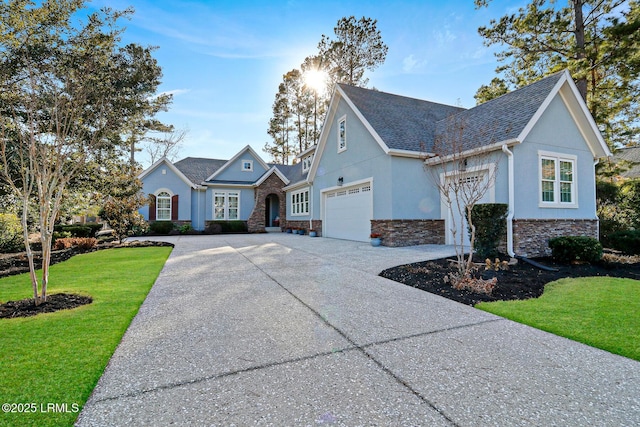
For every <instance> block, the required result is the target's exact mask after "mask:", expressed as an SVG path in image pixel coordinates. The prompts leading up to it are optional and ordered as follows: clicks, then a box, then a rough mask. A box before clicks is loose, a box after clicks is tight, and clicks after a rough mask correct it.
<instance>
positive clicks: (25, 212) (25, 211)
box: [20, 196, 40, 305]
mask: <svg viewBox="0 0 640 427" xmlns="http://www.w3.org/2000/svg"><path fill="white" fill-rule="evenodd" d="M28 218H29V197H28V196H23V197H22V218H21V221H20V222H21V224H22V236H23V238H24V249H25V251H26V253H27V260H28V261H29V278H30V279H31V287H32V288H33V300H34V301H35V304H36V305H40V298H39V296H38V276H36V268H35V265H34V263H33V251H32V250H31V245H30V244H29V224H28Z"/></svg>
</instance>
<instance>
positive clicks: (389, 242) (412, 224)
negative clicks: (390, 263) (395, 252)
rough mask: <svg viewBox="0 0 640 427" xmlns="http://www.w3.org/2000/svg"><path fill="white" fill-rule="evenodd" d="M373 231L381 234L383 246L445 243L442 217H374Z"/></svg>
mask: <svg viewBox="0 0 640 427" xmlns="http://www.w3.org/2000/svg"><path fill="white" fill-rule="evenodd" d="M371 233H377V234H380V235H381V237H382V245H383V246H393V247H398V246H413V245H426V244H436V245H444V242H445V237H444V220H442V219H372V220H371Z"/></svg>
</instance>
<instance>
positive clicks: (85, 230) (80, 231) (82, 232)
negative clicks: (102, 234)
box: [53, 223, 102, 237]
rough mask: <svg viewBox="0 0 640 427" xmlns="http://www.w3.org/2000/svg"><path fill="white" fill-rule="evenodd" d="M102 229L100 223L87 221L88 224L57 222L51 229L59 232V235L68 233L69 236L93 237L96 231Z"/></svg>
mask: <svg viewBox="0 0 640 427" xmlns="http://www.w3.org/2000/svg"><path fill="white" fill-rule="evenodd" d="M101 229H102V224H97V223H88V224H73V225H67V224H57V225H55V226H54V227H53V231H54V232H56V233H60V235H66V234H65V233H69V235H70V237H95V235H96V233H97V232H98V231H100V230H101Z"/></svg>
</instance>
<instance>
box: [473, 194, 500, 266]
mask: <svg viewBox="0 0 640 427" xmlns="http://www.w3.org/2000/svg"><path fill="white" fill-rule="evenodd" d="M508 210H509V205H507V204H506V203H482V204H477V205H474V206H473V209H471V221H472V222H473V225H474V226H475V227H476V241H475V244H474V251H475V253H476V254H477V255H478V256H479V257H482V258H489V257H495V256H497V255H498V245H500V242H501V240H502V239H503V238H504V237H505V233H506V232H507V212H508ZM469 233H471V228H470V227H469Z"/></svg>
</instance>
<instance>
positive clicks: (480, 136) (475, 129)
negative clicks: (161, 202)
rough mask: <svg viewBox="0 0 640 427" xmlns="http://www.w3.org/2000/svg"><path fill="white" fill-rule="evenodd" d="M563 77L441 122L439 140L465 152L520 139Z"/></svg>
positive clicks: (534, 84) (556, 75)
mask: <svg viewBox="0 0 640 427" xmlns="http://www.w3.org/2000/svg"><path fill="white" fill-rule="evenodd" d="M563 73H564V71H561V72H558V73H555V74H552V75H550V76H548V77H545V78H543V79H541V80H538V81H537V82H535V83H532V84H530V85H528V86H525V87H522V88H520V89H517V90H514V91H513V92H509V93H507V94H505V95H502V96H500V97H498V98H495V99H492V100H491V101H488V102H485V103H483V104H480V105H478V106H475V107H473V108H470V109H468V110H465V111H462V112H459V113H457V114H456V115H454V116H452V117H449V118H446V119H444V120H441V121H440V122H438V124H437V129H438V130H437V134H438V138H441V139H442V140H443V141H444V142H445V143H446V142H447V141H448V142H449V143H451V142H453V143H458V144H459V143H460V142H462V146H461V147H460V148H462V149H463V150H468V149H473V148H478V147H482V146H485V145H490V144H494V143H498V142H502V141H507V140H510V139H515V138H517V137H518V135H520V133H521V132H522V131H523V130H524V128H525V127H526V126H527V124H528V123H529V122H530V121H531V119H532V118H533V116H534V115H535V113H536V112H537V111H538V109H539V108H540V106H541V105H542V103H543V102H544V100H545V99H546V98H547V96H548V95H549V93H550V92H551V90H552V89H553V87H554V86H555V85H556V83H558V81H559V80H560V78H561V77H562V75H563ZM456 128H457V129H456ZM456 139H457V140H458V141H456ZM438 150H439V148H438V147H436V148H435V151H438ZM444 151H446V149H445V150H444Z"/></svg>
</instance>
